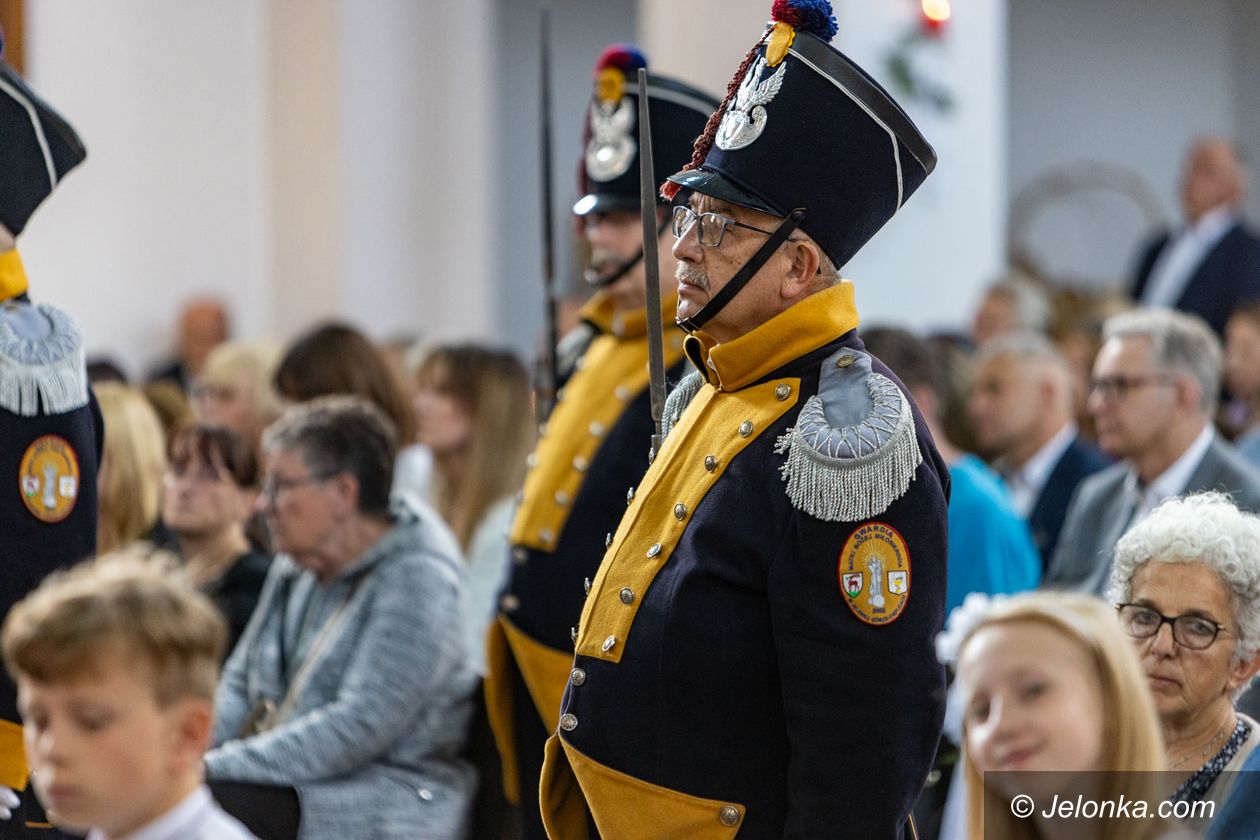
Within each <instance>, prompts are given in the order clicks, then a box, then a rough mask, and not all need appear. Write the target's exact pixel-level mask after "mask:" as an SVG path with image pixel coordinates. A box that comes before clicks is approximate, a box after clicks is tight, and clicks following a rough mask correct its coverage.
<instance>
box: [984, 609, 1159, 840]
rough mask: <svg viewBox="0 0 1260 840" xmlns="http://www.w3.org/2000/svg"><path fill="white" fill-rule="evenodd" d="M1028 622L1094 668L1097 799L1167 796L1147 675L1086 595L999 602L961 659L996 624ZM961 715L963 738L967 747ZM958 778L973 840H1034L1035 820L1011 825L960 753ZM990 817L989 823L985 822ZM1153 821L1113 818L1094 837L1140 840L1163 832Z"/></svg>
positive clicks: (997, 798)
mask: <svg viewBox="0 0 1260 840" xmlns="http://www.w3.org/2000/svg"><path fill="white" fill-rule="evenodd" d="M1021 622H1029V623H1035V624H1040V625H1042V626H1044V627H1048V628H1050V629H1051V630H1054V631H1056V632H1058V633H1059V634H1060V635H1061V636H1063V637H1064V638H1065V639H1067V640H1068V641H1070V642H1073V643H1074V644H1076V645H1077V646H1078V647H1079V648H1080V649H1081V650H1082V651H1084V652H1085V653H1086V654H1087V655H1088V657H1089V659H1090V661H1091V662H1092V663H1093V664H1094V677H1095V678H1096V679H1097V680H1098V685H1099V688H1100V689H1101V693H1102V705H1103V747H1102V766H1101V767H1100V768H1099V770H1102V771H1107V772H1106V773H1105V776H1104V779H1105V781H1104V786H1103V790H1101V791H1100V792H1099V794H1098V797H1099V799H1110V800H1118V799H1119V797H1120V796H1121V795H1123V796H1125V797H1126V798H1128V799H1129V800H1138V799H1141V800H1143V801H1146V802H1151V803H1154V802H1158V801H1161V800H1162V799H1163V798H1164V794H1165V793H1166V791H1163V790H1162V789H1161V788H1160V779H1159V778H1158V775H1157V774H1156V773H1154V772H1152V771H1159V770H1163V769H1164V739H1163V735H1162V734H1161V730H1160V726H1159V718H1158V717H1157V716H1156V714H1155V703H1154V701H1153V700H1152V699H1151V696H1150V690H1149V689H1148V687H1147V683H1146V677H1145V676H1144V675H1143V674H1142V669H1141V666H1140V665H1139V663H1138V659H1137V654H1136V653H1135V652H1134V649H1133V642H1132V640H1130V639H1129V638H1128V637H1126V636H1125V635H1124V633H1123V632H1122V631H1121V630H1120V624H1119V621H1118V620H1117V619H1116V615H1115V611H1114V610H1113V609H1112V608H1110V607H1109V606H1107V605H1106V604H1104V603H1103V602H1102V601H1100V600H1098V599H1097V598H1094V597H1092V596H1088V595H1077V594H1072V593H1063V592H1036V593H1027V594H1023V595H1015V596H1012V597H1011V598H1009V599H1006V600H1003V601H997V602H995V603H994V604H993V606H992V607H991V608H990V610H989V612H988V614H987V615H985V617H984V618H983V619H982V620H981V621H979V622H978V623H977V624H976V625H975V626H974V627H972V628H971V630H970V632H969V633H968V634H967V635H966V637H964V639H963V641H962V644H961V646H960V648H959V660H960V661H961V658H962V656H961V654H962V652H963V651H964V650H966V647H967V644H968V642H969V641H970V640H971V639H972V638H974V637H975V635H976V633H977V631H979V630H981V629H982V628H985V627H992V626H994V625H1006V624H1017V623H1021ZM966 731H967V726H966V720H965V716H964V724H963V733H964V734H963V740H964V742H965V741H966ZM963 776H964V778H965V779H966V783H967V836H968V837H970V838H972V840H982V838H985V837H1001V838H1003V840H1024V838H1030V839H1031V838H1036V837H1037V836H1038V835H1037V830H1036V823H1035V821H1033V820H1031V819H1029V820H1020V819H1016V818H1015V816H1014V815H1013V814H1011V811H1010V806H1009V804H1008V803H1007V801H1006V800H1005V798H1004V797H1003V796H1002V795H1001V794H1000V793H998V792H997V791H994V790H990V789H987V788H986V787H985V784H984V779H983V777H982V775H981V773H980V770H979V769H978V768H977V767H976V765H975V762H974V761H973V760H972V757H971V755H970V754H969V753H967V752H966V750H964V758H963ZM986 817H988V818H989V822H988V824H986V823H985V818H986ZM1160 826H1161V824H1160V823H1159V822H1158V821H1155V820H1138V819H1118V820H1115V821H1114V822H1113V824H1112V825H1110V826H1107V825H1105V824H1104V825H1102V826H1101V827H1102V830H1101V832H1100V834H1099V836H1102V837H1106V838H1108V840H1139V839H1140V838H1147V837H1150V836H1151V832H1152V829H1154V828H1157V827H1160Z"/></svg>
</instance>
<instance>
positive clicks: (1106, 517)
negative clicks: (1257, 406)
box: [1043, 438, 1260, 595]
mask: <svg viewBox="0 0 1260 840" xmlns="http://www.w3.org/2000/svg"><path fill="white" fill-rule="evenodd" d="M1128 474H1129V464H1128V463H1127V462H1125V461H1121V462H1120V463H1118V464H1113V465H1112V466H1110V467H1108V468H1106V469H1105V470H1102V471H1101V472H1097V473H1095V474H1094V475H1092V476H1090V477H1089V478H1087V479H1085V480H1084V481H1082V482H1081V484H1080V486H1079V487H1077V488H1076V493H1075V494H1074V495H1073V496H1072V502H1071V504H1069V505H1068V512H1067V519H1066V520H1065V521H1064V524H1063V533H1062V535H1061V536H1060V537H1059V545H1058V546H1057V547H1056V548H1055V552H1054V556H1053V557H1052V558H1051V560H1050V566H1049V568H1048V569H1047V570H1046V578H1045V580H1044V581H1043V585H1044V586H1046V587H1049V588H1053V589H1074V590H1079V591H1084V592H1092V593H1094V594H1097V595H1104V594H1106V590H1107V586H1108V584H1109V583H1110V579H1111V560H1112V553H1113V552H1114V551H1115V548H1116V543H1117V542H1119V540H1120V537H1121V535H1123V533H1124V532H1125V530H1126V529H1127V528H1128V526H1129V525H1130V520H1131V519H1132V516H1133V508H1134V503H1135V501H1136V498H1135V494H1134V493H1133V492H1131V491H1130V490H1129V489H1128V488H1127V487H1126V483H1125V479H1126V477H1127V476H1128ZM1204 490H1219V491H1221V492H1222V493H1228V494H1229V495H1230V497H1231V498H1233V500H1234V503H1235V504H1237V505H1238V506H1239V507H1240V508H1242V509H1243V510H1248V511H1252V512H1260V470H1257V469H1256V467H1254V466H1252V465H1251V464H1250V463H1249V462H1248V461H1247V460H1246V459H1245V458H1244V457H1243V456H1242V455H1240V454H1239V453H1238V450H1237V449H1235V448H1234V447H1233V446H1232V445H1230V444H1229V443H1227V442H1225V441H1224V440H1221V439H1220V438H1216V439H1215V440H1213V441H1212V445H1211V446H1209V447H1208V450H1207V452H1205V453H1204V455H1203V460H1201V461H1200V462H1199V465H1198V466H1197V467H1196V468H1195V470H1194V472H1193V473H1191V475H1190V480H1189V481H1188V482H1187V483H1186V489H1185V490H1184V491H1183V494H1189V493H1197V492H1202V491H1204Z"/></svg>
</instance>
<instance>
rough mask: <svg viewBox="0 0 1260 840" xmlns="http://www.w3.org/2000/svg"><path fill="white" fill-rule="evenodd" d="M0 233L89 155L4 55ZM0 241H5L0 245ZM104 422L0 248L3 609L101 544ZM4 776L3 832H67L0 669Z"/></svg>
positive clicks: (67, 322)
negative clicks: (30, 779) (8, 804)
mask: <svg viewBox="0 0 1260 840" xmlns="http://www.w3.org/2000/svg"><path fill="white" fill-rule="evenodd" d="M0 150H3V156H2V157H0V227H2V228H3V230H0V237H3V239H4V240H5V241H8V240H9V239H10V238H11V237H16V236H17V235H18V234H20V233H21V232H22V230H23V228H25V226H26V222H27V220H28V219H29V218H30V216H31V214H32V213H34V212H35V209H36V208H37V207H38V206H39V204H40V203H41V202H42V201H43V200H44V199H45V198H46V197H47V196H48V194H49V193H50V192H52V190H53V188H54V187H55V186H56V185H57V183H58V182H59V181H60V180H61V178H62V176H63V175H65V174H66V173H67V172H69V171H70V170H71V169H73V168H74V167H75V166H77V165H78V164H79V163H80V162H81V161H82V160H83V158H84V155H85V152H84V149H83V145H82V143H80V142H79V138H78V137H77V136H76V135H75V133H74V129H72V128H71V127H70V126H69V125H67V124H66V122H65V121H64V120H62V119H61V117H60V116H58V115H57V114H56V113H55V112H54V111H53V110H52V109H51V108H49V107H48V106H47V105H46V104H45V103H44V102H42V101H41V100H40V99H39V98H38V97H37V96H36V95H35V94H34V93H32V92H31V90H30V89H29V88H27V86H26V85H25V83H24V82H23V81H22V79H21V78H20V77H19V76H18V75H17V73H15V72H14V71H13V69H12V68H10V67H9V66H8V65H7V64H4V63H2V62H0ZM0 247H3V246H0ZM103 433H104V429H103V427H102V424H101V415H100V410H99V409H98V408H97V406H96V402H95V400H94V399H93V398H92V395H91V391H90V389H89V388H88V382H87V371H86V367H85V365H84V354H83V345H82V341H81V340H80V336H79V330H78V327H76V326H75V324H74V322H73V321H72V320H71V319H70V317H69V316H68V315H66V314H65V313H64V312H62V311H61V310H59V309H56V308H54V307H52V306H49V305H47V304H43V303H39V304H35V303H32V302H31V301H30V298H29V296H28V294H27V279H26V272H25V270H24V269H23V266H22V260H21V258H20V257H19V256H18V252H17V250H16V249H15V248H11V249H9V250H6V251H2V252H0V569H3V573H0V613H7V612H8V610H9V607H11V606H12V605H13V604H14V603H15V602H16V601H18V600H20V599H21V598H22V597H23V596H25V595H26V594H27V592H29V591H30V590H31V589H33V588H34V587H35V585H36V584H37V583H39V581H40V580H42V579H43V578H44V576H45V575H47V574H48V573H49V572H51V571H53V570H54V569H57V568H60V567H62V566H67V565H69V564H71V563H73V562H75V561H77V560H81V559H83V558H85V557H89V556H91V555H92V554H93V553H94V552H95V551H96V470H97V462H98V458H99V452H100V449H101V443H102V435H103ZM0 785H3V786H5V787H8V788H11V789H13V790H15V791H18V792H19V794H20V796H21V799H22V802H21V804H20V805H19V806H18V807H17V808H15V809H13V815H12V817H11V818H10V819H8V820H0V837H39V838H51V837H60V836H64V835H61V833H60V832H58V831H56V830H55V829H53V828H52V827H51V825H50V824H49V823H48V821H47V819H46V817H45V816H44V813H43V811H42V810H41V809H40V807H39V803H38V802H37V801H36V800H35V795H34V792H33V791H32V789H31V788H30V787H28V785H27V767H26V760H25V754H24V752H23V748H22V726H21V723H20V720H19V717H18V713H17V702H16V689H15V687H14V685H13V683H12V681H11V680H10V679H9V678H8V675H7V674H5V675H0Z"/></svg>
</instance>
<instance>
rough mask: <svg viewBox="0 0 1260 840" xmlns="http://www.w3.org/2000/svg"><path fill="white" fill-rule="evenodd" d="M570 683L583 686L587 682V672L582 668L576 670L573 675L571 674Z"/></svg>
mask: <svg viewBox="0 0 1260 840" xmlns="http://www.w3.org/2000/svg"><path fill="white" fill-rule="evenodd" d="M569 682H571V683H573V684H574V685H581V684H582V683H584V682H586V672H585V671H583V670H582V669H581V668H574V669H573V673H572V674H569Z"/></svg>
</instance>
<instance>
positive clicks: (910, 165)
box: [541, 2, 949, 840]
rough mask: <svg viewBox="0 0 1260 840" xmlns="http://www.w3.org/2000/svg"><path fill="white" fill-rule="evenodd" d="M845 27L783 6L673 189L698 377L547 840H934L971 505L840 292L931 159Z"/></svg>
mask: <svg viewBox="0 0 1260 840" xmlns="http://www.w3.org/2000/svg"><path fill="white" fill-rule="evenodd" d="M823 7H825V10H824V8H823ZM830 12H831V10H830V7H829V6H828V5H827V4H826V3H819V2H810V3H808V4H802V3H799V2H797V3H793V2H779V3H776V4H775V9H774V15H775V17H776V20H777V22H776V24H775V25H774V26H773V27H771V28H770V29H769V30H767V31H766V32H765V33H764V34H763V35H762V38H761V39H760V40H759V41H758V43H757V45H755V46H754V48H753V51H752V52H751V53H750V55H749V60H748V61H746V62H745V64H744V66H743V67H741V69H740V71H739V72H738V74H737V78H736V80H735V81H736V82H737V85H733V86H732V90H733V89H734V88H735V87H738V90H739V93H738V95H736V94H735V93H734V92H732V93H731V95H730V96H728V100H727V102H726V103H725V104H724V106H723V107H722V108H721V109H719V111H718V113H717V114H715V116H714V118H713V119H712V120H711V122H710V124H709V127H708V128H709V130H708V131H706V133H705V134H704V135H702V137H701V140H700V141H699V142H698V143H697V150H696V155H695V156H694V158H693V165H691V166H689V167H688V168H687V169H686V170H685V171H683V172H680V173H678V174H676V175H674V176H672V177H671V178H670V181H671V182H673V183H674V184H675V185H677V186H678V187H681V188H683V189H685V190H687V191H688V192H687V193H684V196H686V203H685V204H684V205H681V206H679V207H678V208H677V209H675V210H674V217H673V230H674V233H675V236H676V237H677V239H676V242H675V244H674V255H675V256H676V257H677V258H678V260H679V263H680V265H679V268H678V272H677V278H678V293H679V300H678V312H677V314H678V320H679V323H680V324H681V325H682V326H683V328H684V329H686V330H688V332H690V333H691V335H690V336H688V338H687V339H686V341H685V342H684V348H685V351H686V353H687V356H688V358H689V360H690V361H691V362H692V364H693V365H694V366H695V367H696V371H697V372H695V373H693V374H691V375H690V376H688V377H687V378H686V379H684V380H683V382H682V383H681V384H680V385H679V386H678V387H677V388H676V389H675V390H674V391H673V393H671V395H670V397H669V400H668V402H667V404H666V407H665V417H664V423H663V425H664V426H665V427H666V428H667V432H666V437H665V439H664V442H663V444H662V447H661V449H660V451H659V452H658V453H657V455H656V458H655V460H654V461H653V463H652V465H651V466H650V467H649V468H648V471H647V474H646V475H645V476H644V477H643V480H642V482H640V483H639V486H638V487H637V488H636V490H635V493H634V494H633V498H632V499H631V500H630V505H629V507H628V508H627V510H626V513H625V516H624V517H623V518H622V520H621V524H620V525H619V526H618V528H617V530H616V533H615V534H614V535H613V537H612V541H611V544H610V547H609V549H608V551H607V552H606V553H605V555H604V560H603V562H602V563H601V564H600V567H599V572H598V574H597V575H596V577H595V579H594V581H593V583H592V586H591V590H590V594H589V596H588V597H587V599H586V603H585V606H584V608H583V612H582V617H581V622H580V624H579V626H578V629H577V642H576V648H577V654H576V657H575V659H574V661H573V663H572V669H573V670H572V672H571V674H570V677H569V684H568V687H567V688H566V690H565V694H564V698H563V703H562V706H561V708H560V712H561V715H560V720H559V731H558V732H557V734H556V735H555V736H553V737H552V738H551V740H550V741H548V743H547V758H546V763H545V765H544V767H543V779H542V790H541V799H542V807H543V819H544V823H545V824H546V826H547V830H548V832H549V835H550V836H551V837H553V838H565V840H582V838H589V837H591V836H592V829H591V824H592V823H593V825H594V830H595V831H597V832H598V834H599V836H602V837H605V838H617V840H640V838H641V839H642V840H648V839H649V838H660V837H688V838H696V840H707V838H733V837H735V836H736V835H737V834H738V836H740V837H745V836H746V837H835V836H841V835H843V836H851V837H861V838H864V840H893V838H902V837H910V836H913V835H912V830H911V828H910V827H909V824H908V815H909V812H910V809H911V806H912V805H913V803H914V800H915V798H916V797H917V795H918V793H919V791H920V790H921V789H922V786H923V782H924V779H925V777H926V775H927V773H928V770H929V768H930V766H931V761H932V757H933V754H934V752H935V750H936V746H937V741H938V738H939V735H940V723H941V714H942V711H943V700H944V674H943V672H942V670H941V668H940V666H939V665H937V663H936V662H935V661H934V654H933V639H934V637H935V634H936V633H937V632H938V631H939V630H940V629H941V626H942V623H943V619H944V599H945V554H946V498H947V492H948V481H949V478H948V473H947V471H946V467H945V465H944V463H943V462H942V460H941V458H940V456H939V454H938V453H937V451H936V448H935V446H934V445H933V443H932V440H931V436H930V435H929V434H928V432H927V429H926V425H925V423H924V420H923V418H922V416H921V415H920V414H919V412H918V410H917V409H916V408H915V407H914V404H913V402H912V401H911V400H910V398H909V396H908V395H907V392H906V391H905V389H904V388H903V387H902V386H901V385H900V384H899V383H898V382H897V381H896V378H895V376H894V375H893V374H892V373H891V372H890V371H889V370H888V368H887V367H886V366H884V365H883V364H882V363H881V362H879V361H878V360H877V359H875V358H873V357H872V356H871V355H869V354H868V353H867V352H865V350H864V348H863V345H862V341H861V339H860V338H858V336H857V332H856V327H857V320H858V319H857V312H856V309H855V308H854V290H853V286H852V285H851V284H850V283H848V282H845V281H841V280H840V279H839V275H838V273H837V267H838V266H841V265H843V264H844V263H845V262H847V261H848V259H849V258H850V257H852V256H853V254H854V253H856V252H857V250H858V249H859V248H861V246H862V245H863V244H864V243H865V242H866V241H867V240H868V239H869V238H870V237H871V236H872V235H874V233H875V232H876V231H877V230H878V229H879V228H880V227H881V226H882V225H883V224H884V223H885V222H887V221H888V220H889V219H890V218H891V217H892V216H893V215H894V213H896V211H897V210H898V209H899V208H900V207H901V205H902V203H903V202H904V201H905V200H906V199H907V198H908V197H909V196H910V194H912V193H913V192H914V191H915V189H916V188H917V187H918V186H919V185H920V184H921V183H922V182H923V180H924V179H925V178H926V177H927V174H928V173H929V172H930V171H931V170H932V168H933V166H934V165H935V162H936V158H935V154H934V153H933V151H932V149H931V147H930V146H929V145H928V143H927V142H926V141H925V140H924V138H923V137H922V136H921V135H920V133H919V132H918V130H917V129H916V128H915V127H914V125H913V124H912V123H911V122H910V120H909V119H908V118H907V117H906V116H905V114H904V113H903V112H902V111H901V110H900V109H899V108H898V107H897V105H896V104H895V103H894V102H893V101H892V100H891V98H890V97H889V96H888V94H887V93H886V92H884V91H883V89H881V88H880V87H879V86H878V85H877V84H875V83H874V82H873V81H871V80H870V79H869V77H867V76H866V75H865V74H863V73H862V71H861V70H860V69H858V68H857V67H856V66H855V65H853V64H852V63H851V62H849V60H848V59H846V58H845V57H844V56H842V55H841V54H840V53H838V52H836V51H835V50H834V49H833V48H832V47H831V46H829V44H828V43H827V42H828V41H829V40H830V38H831V37H832V36H833V35H834V34H835V19H834V18H833V17H831V13H830ZM681 197H683V196H680V198H681Z"/></svg>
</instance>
